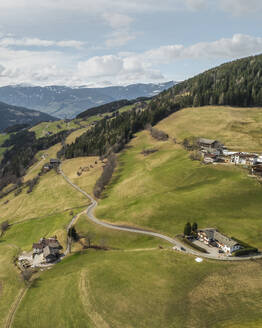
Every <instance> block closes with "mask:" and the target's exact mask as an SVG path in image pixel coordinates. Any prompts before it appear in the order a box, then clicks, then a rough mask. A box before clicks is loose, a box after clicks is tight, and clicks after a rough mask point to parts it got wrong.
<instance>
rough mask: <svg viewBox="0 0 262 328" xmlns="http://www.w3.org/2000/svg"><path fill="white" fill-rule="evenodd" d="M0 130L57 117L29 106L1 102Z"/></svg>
mask: <svg viewBox="0 0 262 328" xmlns="http://www.w3.org/2000/svg"><path fill="white" fill-rule="evenodd" d="M0 115H1V120H0V131H3V130H4V129H5V128H7V127H9V126H12V125H16V124H29V125H31V126H32V125H35V124H37V123H39V122H43V121H55V120H56V118H54V117H52V116H50V115H48V114H45V113H42V112H39V111H36V110H32V109H28V108H24V107H17V106H12V105H8V104H5V103H0Z"/></svg>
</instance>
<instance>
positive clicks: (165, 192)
mask: <svg viewBox="0 0 262 328" xmlns="http://www.w3.org/2000/svg"><path fill="white" fill-rule="evenodd" d="M252 111H253V108H243V109H241V108H232V107H219V108H217V107H210V108H209V107H201V108H187V109H183V110H181V111H179V112H177V113H174V114H173V115H171V116H169V117H168V118H166V119H164V120H162V121H160V123H159V124H158V125H157V128H158V129H162V130H164V131H166V132H168V134H169V135H170V138H169V140H168V141H165V142H160V141H157V140H155V139H153V138H152V137H151V136H150V134H149V132H148V131H141V132H139V133H137V134H136V138H133V139H132V140H131V142H130V143H129V145H128V147H126V148H125V149H124V150H123V151H122V152H120V153H119V155H118V162H119V166H118V168H117V170H116V172H115V175H114V177H113V179H112V181H111V183H110V185H109V186H108V188H107V189H106V191H105V193H104V198H103V199H102V200H100V201H99V205H98V208H97V211H96V214H97V216H98V217H99V218H100V219H102V220H105V221H107V222H118V223H121V224H122V225H136V226H140V227H147V228H148V229H150V230H154V231H163V232H164V233H166V234H168V235H170V236H173V235H174V234H177V233H179V232H181V230H182V229H183V226H184V223H185V221H186V220H195V219H196V220H197V221H198V223H199V224H200V226H206V225H214V224H215V225H216V226H217V227H218V228H220V229H221V230H222V231H224V232H226V233H231V234H234V235H235V236H239V237H240V238H241V239H243V240H244V241H246V242H252V243H253V244H255V245H257V246H259V247H261V245H262V244H261V240H260V237H259V236H260V235H261V228H260V196H261V185H260V184H258V183H256V182H255V181H254V180H252V179H250V178H249V177H248V176H247V174H246V172H244V171H243V170H241V169H238V168H235V167H231V168H227V167H216V166H203V165H200V163H197V162H195V161H192V160H190V159H189V155H188V153H187V152H186V151H185V150H184V149H183V148H182V146H181V145H180V144H178V143H176V144H175V143H174V142H173V138H176V139H177V140H178V142H180V141H181V140H182V139H183V138H184V137H189V136H195V135H201V134H202V133H205V135H207V136H208V137H210V138H214V137H215V136H216V135H217V134H219V138H220V139H221V140H223V141H225V142H228V140H229V139H228V135H229V133H230V140H231V145H232V147H235V148H236V149H238V147H240V146H241V147H242V146H244V147H245V149H246V150H249V149H250V148H249V147H250V145H251V144H250V140H249V139H244V138H243V140H244V141H243V145H242V144H241V145H240V144H239V138H240V134H241V133H242V134H241V136H242V137H243V136H246V135H248V136H253V138H255V139H254V142H255V143H256V145H258V148H259V139H260V137H259V136H258V135H253V134H252V131H253V126H252V124H250V125H249V126H247V127H246V130H245V131H243V132H240V131H237V130H235V129H234V124H232V123H234V122H236V117H237V119H238V120H239V121H240V122H242V121H243V120H244V119H245V117H249V120H250V122H251V120H253V121H254V123H255V124H257V128H261V127H262V118H261V117H262V116H261V111H262V110H261V108H257V109H256V113H254V112H252ZM234 113H236V115H235V116H234ZM192 115H193V117H194V119H193V120H192V121H191V120H190V119H191V116H192ZM212 115H214V116H213V117H214V118H213V119H212ZM197 118H198V120H199V121H202V122H204V123H203V124H202V127H201V126H200V125H199V124H195V125H194V120H196V119H197ZM218 119H219V120H220V121H219V122H220V123H219V126H218V125H217V121H218ZM225 126H227V127H228V128H227V129H224V127H225ZM229 127H231V128H229ZM74 133H75V132H73V134H74ZM61 147H62V145H61V144H60V143H58V144H56V145H55V146H53V147H51V148H49V149H47V150H45V151H40V152H39V153H37V155H36V160H37V162H36V164H37V163H39V162H40V163H41V161H42V159H41V155H42V154H43V153H47V154H48V155H49V158H51V157H54V156H55V154H56V152H57V151H58V150H59V149H60V148H61ZM152 147H153V148H157V149H158V151H157V152H155V153H153V154H151V155H148V156H146V157H145V156H144V155H143V154H141V152H142V151H143V150H144V149H148V148H152ZM259 149H261V150H262V148H259ZM259 149H258V150H259ZM45 161H48V158H47V159H46V160H44V161H43V163H44V162H45ZM96 162H97V164H96ZM36 164H35V165H34V167H32V169H31V170H28V172H27V174H26V176H25V177H24V179H25V180H26V181H27V180H28V179H32V178H33V177H34V176H36V175H37V174H38V172H39V169H40V167H41V166H40V167H36ZM91 165H92V168H91ZM87 166H89V167H90V169H89V170H88V171H84V172H83V173H82V174H81V175H79V174H78V171H79V169H80V167H82V168H84V167H87ZM102 166H103V162H102V161H101V160H100V159H99V157H90V156H88V157H77V158H73V159H68V160H65V161H63V164H62V168H63V171H64V172H65V173H66V175H67V176H68V177H70V179H71V180H72V181H73V182H74V183H75V184H77V185H78V186H80V187H81V188H82V189H84V190H85V191H86V192H88V193H91V194H92V190H93V187H94V184H95V181H96V179H97V178H98V177H99V175H100V174H101V172H102ZM7 200H8V202H7ZM0 206H1V210H2V212H1V213H2V214H1V222H2V221H3V220H6V219H8V220H9V221H10V223H12V225H11V226H10V229H9V230H8V231H7V232H6V233H5V235H4V237H3V238H2V239H1V242H0V263H4V264H5V265H1V266H0V283H1V288H2V289H1V290H2V296H3V297H1V298H0V314H1V316H0V327H2V326H3V327H5V323H6V321H7V319H8V318H9V315H10V314H9V310H10V309H12V306H13V304H14V303H15V301H16V300H17V297H18V296H19V293H20V292H21V290H23V288H24V286H23V284H22V282H21V280H20V279H19V272H18V270H17V269H16V268H15V266H14V265H13V262H12V259H13V257H14V256H16V255H17V254H18V253H19V252H21V250H30V248H31V244H32V243H33V242H34V241H37V240H38V239H39V238H41V237H43V236H46V237H49V236H52V235H54V234H56V235H57V236H58V238H59V240H60V241H61V243H62V245H63V246H64V247H65V243H66V227H67V224H68V223H69V222H70V220H71V218H72V215H75V214H76V213H81V212H83V210H84V209H85V208H86V207H87V206H88V202H87V200H86V199H85V198H84V197H82V196H81V194H79V193H78V192H77V191H76V190H75V189H73V188H71V187H70V186H69V185H68V184H66V183H65V181H64V180H63V178H62V176H61V175H57V174H56V173H55V172H54V171H50V172H48V173H47V174H45V175H43V176H42V177H40V181H39V183H38V184H37V185H36V187H35V188H34V190H33V192H32V193H30V194H28V193H27V187H25V186H24V187H23V189H22V192H21V193H20V194H19V195H15V193H14V192H13V193H10V194H9V195H7V196H5V197H4V198H2V199H1V201H0ZM236 209H237V210H236ZM75 228H76V230H77V232H78V233H79V235H80V236H81V239H80V241H79V242H75V243H74V244H73V247H72V254H71V255H70V256H68V257H67V258H65V259H64V260H63V261H62V262H61V263H59V264H57V265H56V266H55V267H53V268H52V269H50V270H45V271H40V270H39V271H38V272H37V273H36V274H35V275H34V277H33V282H32V285H31V286H30V288H28V289H27V292H26V294H25V296H24V297H23V298H22V301H21V303H19V305H18V306H17V309H16V311H15V314H14V317H13V327H28V328H30V327H39V328H40V327H45V326H46V324H47V320H48V324H49V325H55V326H57V327H61V328H62V327H68V328H69V327H71V326H75V327H88V328H92V327H105V328H107V327H114V328H120V327H121V328H122V327H126V328H128V327H130V326H131V327H145V328H146V327H168V328H172V327H174V324H175V325H176V326H178V327H181V328H188V327H204V328H207V327H214V328H224V327H241V328H242V327H246V326H248V327H260V326H261V323H262V311H261V306H260V298H261V293H262V280H261V278H260V271H261V260H256V261H247V262H245V263H244V265H243V263H242V262H241V263H238V262H236V263H224V262H219V261H211V260H206V259H205V260H204V261H203V262H202V263H197V262H196V261H195V258H194V256H190V255H186V254H181V253H178V252H175V251H173V250H172V248H171V247H170V245H169V244H165V243H164V242H162V241H159V240H158V239H154V238H152V237H147V236H140V235H136V234H129V233H126V232H118V231H109V230H107V229H105V228H103V227H100V226H97V225H95V224H94V223H92V222H90V221H89V220H88V218H87V216H86V215H85V214H82V215H81V216H80V217H79V219H78V221H77V222H76V224H75ZM90 236H91V237H90ZM87 237H88V238H92V239H91V240H92V245H106V246H107V247H108V250H107V251H103V250H95V249H85V248H84V245H85V238H87ZM160 243H161V248H159V245H160ZM51 291H52V292H51ZM156 308H157V311H156V310H155V309H156ZM47 318H48V319H47Z"/></svg>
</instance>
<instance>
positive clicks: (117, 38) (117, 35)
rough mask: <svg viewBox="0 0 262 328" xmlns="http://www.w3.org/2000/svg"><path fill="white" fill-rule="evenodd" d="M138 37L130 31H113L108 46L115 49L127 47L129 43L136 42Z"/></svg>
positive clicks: (107, 42) (107, 41)
mask: <svg viewBox="0 0 262 328" xmlns="http://www.w3.org/2000/svg"><path fill="white" fill-rule="evenodd" d="M135 38H136V36H135V35H134V34H132V33H131V32H130V31H129V30H122V31H121V30H119V31H113V32H112V33H111V34H110V36H109V38H108V39H107V40H106V46H107V47H109V48H115V47H120V46H123V45H125V44H126V43H127V42H128V41H131V40H134V39H135Z"/></svg>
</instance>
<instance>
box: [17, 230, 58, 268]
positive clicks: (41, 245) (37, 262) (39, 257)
mask: <svg viewBox="0 0 262 328" xmlns="http://www.w3.org/2000/svg"><path fill="white" fill-rule="evenodd" d="M32 248H33V250H32V251H31V252H29V253H25V252H24V253H23V254H21V255H20V256H19V258H18V262H19V265H20V267H21V268H23V269H25V268H28V267H38V266H44V265H47V264H50V263H54V262H56V261H57V260H58V259H59V258H60V257H61V256H62V254H61V250H62V249H63V247H62V246H61V245H60V243H59V241H58V239H57V237H56V236H55V237H51V238H41V239H40V240H39V242H38V243H34V244H33V247H32Z"/></svg>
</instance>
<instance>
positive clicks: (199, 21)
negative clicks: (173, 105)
mask: <svg viewBox="0 0 262 328" xmlns="http://www.w3.org/2000/svg"><path fill="white" fill-rule="evenodd" d="M261 15H262V1H261V0H248V1H247V0H161V1H160V0H8V1H0V86H3V85H13V84H26V85H27V84H29V85H41V86H46V85H68V86H90V87H91V86H92V87H94V86H97V87H100V86H108V85H127V84H132V83H152V82H164V81H170V80H173V81H182V80H184V79H187V78H189V77H192V76H194V75H196V74H198V73H201V72H203V71H205V70H206V69H209V68H211V67H214V66H217V65H219V64H221V63H224V62H227V61H231V60H234V59H237V58H241V57H246V56H250V55H255V54H259V53H262V20H261V17H262V16H261Z"/></svg>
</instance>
